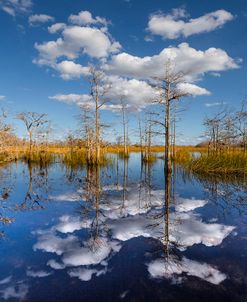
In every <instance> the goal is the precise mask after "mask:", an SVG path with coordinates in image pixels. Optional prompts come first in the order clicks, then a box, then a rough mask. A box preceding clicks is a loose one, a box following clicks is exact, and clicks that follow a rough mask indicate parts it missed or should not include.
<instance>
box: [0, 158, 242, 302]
mask: <svg viewBox="0 0 247 302" xmlns="http://www.w3.org/2000/svg"><path fill="white" fill-rule="evenodd" d="M163 164H164V163H163V161H162V160H158V161H157V162H156V163H155V164H153V165H152V166H150V167H141V164H140V156H139V154H132V155H131V157H130V159H129V160H128V162H127V161H126V162H125V163H124V161H123V160H119V162H118V168H117V160H116V158H115V159H114V161H113V164H111V165H109V166H108V167H104V168H101V169H100V171H95V170H91V171H89V170H88V171H87V170H86V169H84V168H79V169H76V170H73V169H71V168H69V167H66V166H63V165H62V164H59V163H56V164H52V165H51V166H49V167H47V168H42V169H41V168H40V167H38V166H32V167H30V166H28V165H26V164H25V163H21V162H20V163H14V164H11V165H8V166H5V167H2V168H1V170H0V184H1V186H0V194H1V195H0V196H2V197H1V198H0V205H1V206H0V214H1V216H0V218H1V221H2V222H0V232H1V237H0V300H1V301H47V302H48V301H247V274H246V272H247V232H246V231H247V224H246V223H247V219H246V217H247V216H246V210H247V208H246V206H247V197H246V196H247V195H246V183H244V181H243V180H241V179H238V180H236V179H234V180H225V181H223V180H222V179H220V180H219V179H217V180H216V179H213V180H212V179H204V178H198V177H196V176H188V175H186V173H184V171H183V170H182V169H181V168H179V167H178V168H176V173H175V175H173V178H172V180H171V198H170V201H169V206H166V203H165V200H164V182H165V181H164V175H163V170H164V169H163ZM6 217H7V218H9V219H10V220H9V223H4V222H6V221H4V220H3V219H4V218H6Z"/></svg>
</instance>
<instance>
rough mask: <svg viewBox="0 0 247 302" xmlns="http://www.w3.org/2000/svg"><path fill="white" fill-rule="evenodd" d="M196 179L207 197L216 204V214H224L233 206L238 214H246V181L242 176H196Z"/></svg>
mask: <svg viewBox="0 0 247 302" xmlns="http://www.w3.org/2000/svg"><path fill="white" fill-rule="evenodd" d="M196 179H197V180H199V182H200V183H201V184H202V185H203V187H204V190H205V193H206V195H207V196H206V197H207V199H208V200H210V201H211V202H212V203H214V204H215V205H216V206H217V208H218V210H219V211H218V214H221V215H223V216H225V215H227V213H230V212H231V211H232V209H233V208H234V209H235V210H237V211H238V213H239V215H241V214H246V206H247V202H246V201H247V200H246V190H247V183H246V182H245V181H243V179H242V178H241V179H239V178H234V179H232V178H229V177H226V178H225V179H224V178H221V179H219V178H218V177H213V176H212V177H202V176H197V177H196Z"/></svg>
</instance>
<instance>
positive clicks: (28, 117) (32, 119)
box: [16, 112, 48, 155]
mask: <svg viewBox="0 0 247 302" xmlns="http://www.w3.org/2000/svg"><path fill="white" fill-rule="evenodd" d="M16 117H17V119H19V120H21V121H22V122H23V123H24V124H25V126H26V130H27V132H28V137H29V155H31V153H32V147H33V135H34V132H35V131H37V130H38V129H39V128H40V127H41V126H43V125H44V124H46V123H47V122H48V121H47V120H46V119H45V118H46V114H44V113H37V112H20V113H18V114H17V116H16Z"/></svg>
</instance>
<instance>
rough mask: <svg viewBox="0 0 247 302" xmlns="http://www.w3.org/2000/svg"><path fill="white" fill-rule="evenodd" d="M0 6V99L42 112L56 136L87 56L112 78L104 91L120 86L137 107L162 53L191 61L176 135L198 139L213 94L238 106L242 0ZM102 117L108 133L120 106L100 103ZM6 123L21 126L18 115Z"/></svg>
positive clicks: (67, 119)
mask: <svg viewBox="0 0 247 302" xmlns="http://www.w3.org/2000/svg"><path fill="white" fill-rule="evenodd" d="M0 6H1V9H0V37H1V46H0V66H1V73H0V96H2V97H0V99H2V100H1V105H2V107H4V108H6V109H7V110H8V112H9V113H10V114H11V116H12V117H14V116H15V113H16V112H18V111H37V112H42V113H43V112H44V113H47V114H48V117H49V119H51V120H52V122H53V127H54V129H55V131H54V136H55V137H57V138H62V137H64V136H65V135H66V133H68V131H69V129H75V127H76V126H77V120H76V118H75V116H76V115H77V114H78V112H79V110H78V105H77V103H78V102H79V103H81V102H83V100H86V99H87V97H86V96H87V94H88V84H87V81H85V77H84V76H85V75H86V73H87V66H88V63H93V62H94V63H95V62H96V63H98V64H100V65H102V66H103V68H104V69H105V70H106V72H107V74H108V77H109V78H110V79H111V80H112V81H114V83H115V85H117V86H118V87H119V89H118V90H117V89H115V90H114V91H113V92H112V94H114V97H115V99H114V100H115V102H116V99H117V96H118V95H119V93H120V92H119V90H121V89H122V90H123V91H125V92H126V99H127V100H128V101H129V103H130V104H131V106H133V107H135V108H136V107H138V106H139V105H140V107H141V108H143V107H144V106H145V104H143V102H144V103H146V101H147V100H148V99H149V98H150V94H151V91H150V88H149V87H147V85H146V84H145V82H144V81H146V80H147V78H148V76H149V75H150V76H152V75H155V73H156V72H161V69H162V68H163V67H162V66H161V63H160V62H163V61H162V60H163V59H164V60H165V58H167V56H168V54H167V53H169V55H171V56H172V57H174V56H175V61H176V67H177V68H179V67H180V66H183V68H185V69H186V68H188V69H190V72H191V74H190V76H189V78H187V79H186V83H187V84H189V85H190V86H189V89H190V90H191V89H192V90H193V91H192V92H193V94H194V96H190V97H188V98H186V99H184V100H183V104H184V106H185V107H186V108H187V109H186V111H184V112H183V113H182V115H181V118H180V120H181V121H180V122H179V125H178V127H179V128H178V129H179V133H180V143H197V142H198V137H199V136H200V135H201V134H202V133H203V126H202V121H203V118H204V117H205V115H210V114H212V113H213V112H215V111H217V110H219V109H220V106H222V105H220V104H225V105H226V106H228V107H229V108H238V107H239V106H240V102H241V100H242V99H243V98H245V96H246V94H247V89H246V85H245V81H246V56H247V43H246V42H247V41H246V40H247V37H246V32H247V3H246V1H245V0H238V1H233V0H227V1H226V0H225V1H221V0H218V1H204V2H201V3H200V6H199V5H198V1H196V0H195V1H194V0H191V1H174V0H173V1H163V0H152V1H149V0H142V1H139V0H129V1H127V0H83V1H79V0H70V1H68V0H52V1H51V0H49V1H48V0H32V1H31V0H15V1H14V0H0ZM80 13H81V14H80ZM57 23H63V24H62V25H61V24H60V25H59V26H57V28H56V27H54V24H57ZM52 25H53V27H52ZM48 27H50V29H49V30H48ZM55 31H56V32H55ZM52 32H53V33H52ZM49 41H53V44H55V45H53V46H52V49H51V44H48V43H47V42H49ZM35 45H36V46H35ZM165 49H166V50H165ZM210 49H211V50H210ZM164 50H165V51H164ZM162 51H163V53H162V55H160V53H161V52H162ZM143 58H144V59H143ZM189 66H191V68H189ZM158 69H159V71H158ZM149 73H150V74H149ZM191 85H192V86H191ZM187 87H188V86H187ZM131 89H132V91H130V90H131ZM69 95H70V97H69ZM71 95H73V96H71ZM75 95H77V96H75ZM3 96H4V97H3ZM58 96H60V98H59V97H58ZM61 96H63V98H62V99H63V100H65V101H66V102H64V101H61ZM51 97H52V99H51ZM135 113H136V110H132V113H131V114H130V133H131V134H132V141H133V142H134V141H135V137H134V133H135V128H137V123H136V119H135V115H136V114H135ZM101 118H102V121H106V122H107V123H108V124H112V125H113V127H112V129H113V130H114V131H113V130H112V131H111V132H109V130H108V134H107V135H106V136H107V138H109V139H111V140H114V138H115V136H116V132H117V131H120V129H121V125H120V124H119V116H118V115H117V114H116V113H114V112H111V111H110V110H103V111H102V113H101ZM14 123H15V127H16V131H17V133H18V134H19V135H21V134H22V133H23V128H22V126H21V124H19V123H18V121H16V120H14Z"/></svg>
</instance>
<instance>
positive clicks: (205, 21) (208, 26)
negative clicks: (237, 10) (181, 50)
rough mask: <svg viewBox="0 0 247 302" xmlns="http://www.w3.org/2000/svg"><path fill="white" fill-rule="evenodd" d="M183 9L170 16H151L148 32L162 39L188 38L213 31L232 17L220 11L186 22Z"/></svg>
mask: <svg viewBox="0 0 247 302" xmlns="http://www.w3.org/2000/svg"><path fill="white" fill-rule="evenodd" d="M187 19H188V18H187V13H186V11H185V10H183V9H175V10H173V11H172V13H171V14H161V13H158V14H153V15H151V16H150V19H149V22H148V30H149V31H150V32H151V33H152V34H154V35H159V36H161V37H162V38H164V39H176V38H178V37H180V36H183V37H188V36H191V35H194V34H199V33H205V32H210V31H213V30H215V29H217V28H220V27H222V26H223V25H224V24H225V23H226V22H228V21H231V20H232V19H233V15H232V14H231V13H230V12H228V11H226V10H224V9H220V10H217V11H214V12H211V13H208V14H205V15H203V16H201V17H198V18H195V19H189V20H187Z"/></svg>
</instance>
